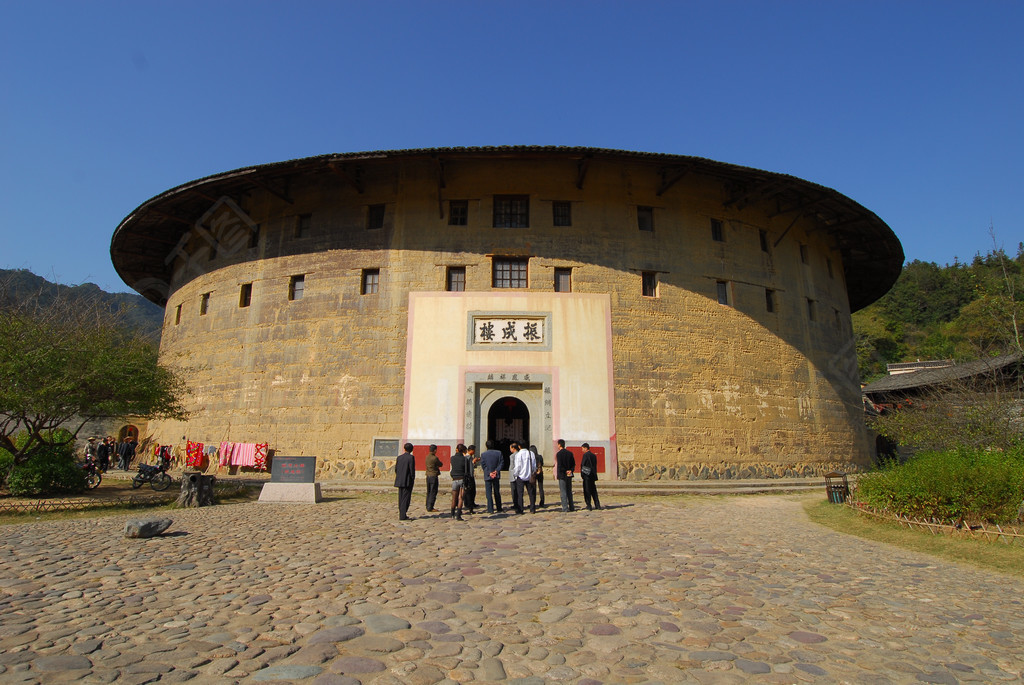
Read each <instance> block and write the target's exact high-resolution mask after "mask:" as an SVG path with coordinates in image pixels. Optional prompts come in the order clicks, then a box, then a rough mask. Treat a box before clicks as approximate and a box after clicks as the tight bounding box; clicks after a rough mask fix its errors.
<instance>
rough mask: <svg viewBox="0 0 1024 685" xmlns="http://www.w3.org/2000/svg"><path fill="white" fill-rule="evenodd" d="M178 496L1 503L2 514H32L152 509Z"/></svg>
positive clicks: (136, 496) (138, 496) (131, 496)
mask: <svg viewBox="0 0 1024 685" xmlns="http://www.w3.org/2000/svg"><path fill="white" fill-rule="evenodd" d="M176 497H177V494H176V493H175V494H170V495H163V494H161V495H129V496H128V497H104V498H102V499H98V498H97V499H84V498H82V499H47V500H37V501H34V502H12V503H5V502H0V514H31V513H40V512H51V511H84V510H86V509H98V508H104V507H151V506H155V505H158V504H166V503H168V502H172V501H174V499H175V498H176Z"/></svg>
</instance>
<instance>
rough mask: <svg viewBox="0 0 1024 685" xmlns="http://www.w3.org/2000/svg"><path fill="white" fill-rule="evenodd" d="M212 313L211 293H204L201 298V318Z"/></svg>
mask: <svg viewBox="0 0 1024 685" xmlns="http://www.w3.org/2000/svg"><path fill="white" fill-rule="evenodd" d="M208 311H210V293H203V294H202V296H201V297H200V298H199V316H206V312H208Z"/></svg>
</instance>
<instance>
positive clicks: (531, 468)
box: [512, 442, 537, 514]
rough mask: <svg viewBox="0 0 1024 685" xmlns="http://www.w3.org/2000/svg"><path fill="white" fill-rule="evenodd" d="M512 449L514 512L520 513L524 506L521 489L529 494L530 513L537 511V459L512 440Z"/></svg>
mask: <svg viewBox="0 0 1024 685" xmlns="http://www.w3.org/2000/svg"><path fill="white" fill-rule="evenodd" d="M512 449H514V450H516V452H515V454H513V455H512V478H513V482H514V483H515V488H516V502H515V504H516V513H517V514H522V513H523V509H524V508H525V504H526V503H525V502H524V501H523V489H524V488H525V489H526V490H527V492H529V494H530V513H531V514H535V513H537V485H536V482H535V480H534V479H535V478H536V475H537V461H536V460H535V459H534V458H533V452H531V451H530V450H528V449H526V448H525V447H521V446H520V445H519V443H517V442H513V443H512Z"/></svg>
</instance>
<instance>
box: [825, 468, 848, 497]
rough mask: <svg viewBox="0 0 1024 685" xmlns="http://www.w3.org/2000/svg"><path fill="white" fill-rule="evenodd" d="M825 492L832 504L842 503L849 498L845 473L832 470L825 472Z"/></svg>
mask: <svg viewBox="0 0 1024 685" xmlns="http://www.w3.org/2000/svg"><path fill="white" fill-rule="evenodd" d="M825 494H826V495H827V496H828V501H829V502H831V503H832V504H842V503H843V502H845V501H846V500H848V499H849V498H850V484H849V483H848V482H847V480H846V474H845V473H839V472H838V471H833V472H832V473H826V474H825Z"/></svg>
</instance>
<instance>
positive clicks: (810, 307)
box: [807, 298, 818, 321]
mask: <svg viewBox="0 0 1024 685" xmlns="http://www.w3.org/2000/svg"><path fill="white" fill-rule="evenodd" d="M816 310H817V306H816V303H815V302H814V300H812V299H810V298H808V300H807V318H808V319H809V320H811V321H817V320H818V312H817V311H816Z"/></svg>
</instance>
